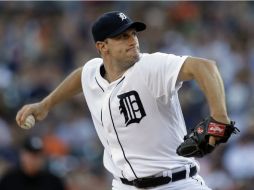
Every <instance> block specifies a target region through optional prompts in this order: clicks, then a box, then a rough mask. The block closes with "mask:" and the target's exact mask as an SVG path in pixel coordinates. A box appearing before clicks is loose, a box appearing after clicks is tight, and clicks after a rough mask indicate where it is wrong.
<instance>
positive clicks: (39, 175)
mask: <svg viewBox="0 0 254 190" xmlns="http://www.w3.org/2000/svg"><path fill="white" fill-rule="evenodd" d="M44 162H45V156H44V155H43V142H42V140H41V139H40V138H39V137H29V138H27V139H25V141H24V143H23V145H22V148H21V151H20V166H19V167H18V168H13V169H12V170H9V171H8V172H7V173H6V174H5V175H3V176H2V178H1V179H0V189H1V190H14V189H19V190H64V189H65V187H64V183H63V181H62V180H61V179H60V178H58V177H57V176H55V175H53V174H52V173H50V172H49V171H46V170H45V168H44Z"/></svg>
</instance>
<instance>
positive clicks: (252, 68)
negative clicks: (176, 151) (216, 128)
mask: <svg viewBox="0 0 254 190" xmlns="http://www.w3.org/2000/svg"><path fill="white" fill-rule="evenodd" d="M112 10H120V11H123V12H125V13H126V14H127V15H129V16H130V17H131V18H133V19H135V20H140V21H143V22H145V23H146V24H147V26H148V28H147V30H146V31H144V32H142V33H141V34H139V40H140V47H141V52H148V53H152V52H156V51H161V52H166V53H173V54H178V55H191V56H198V57H203V58H208V59H212V60H215V61H216V62H217V65H218V67H219V70H220V72H221V75H222V78H223V80H224V83H225V89H226V98H227V107H228V112H229V114H230V118H231V119H232V120H234V121H236V126H237V127H238V128H239V129H240V130H241V133H240V134H239V135H235V136H234V137H233V138H231V139H230V141H229V142H228V143H227V144H225V145H221V146H219V147H218V148H217V149H216V150H215V152H213V153H212V154H211V155H209V156H206V157H205V158H202V159H199V162H200V165H201V175H202V176H203V177H204V179H205V181H206V183H207V184H208V186H210V187H211V188H212V189H214V190H250V189H253V185H254V164H253V162H252V161H253V158H254V117H253V116H254V96H253V91H254V24H253V20H254V3H253V2H242V1H241V2H166V1H163V2H152V1H151V2H142V1H141V2H132V1H129V2H123V1H119V2H117V1H111V2H103V1H101V2H96V1H90V2H29V1H25V2H0V92H1V93H0V105H1V106H0V178H1V175H3V173H4V172H6V171H7V170H8V169H9V168H11V167H15V166H17V165H18V162H19V161H18V154H19V149H20V146H21V145H20V144H21V143H20V142H21V141H22V140H23V139H24V138H25V137H26V136H28V135H37V136H40V137H41V138H42V139H43V141H44V144H45V150H44V152H45V154H46V155H47V164H46V166H45V167H47V168H48V169H49V170H50V171H52V172H53V173H54V174H56V175H58V176H59V177H61V178H62V179H63V180H64V181H65V182H66V188H67V189H68V190H85V189H88V190H109V189H110V187H111V176H110V175H109V174H108V173H107V172H106V171H105V169H104V168H103V164H102V153H103V152H102V151H103V148H102V145H101V143H100V142H99V140H98V138H97V136H96V133H95V130H94V127H93V124H92V121H91V117H90V113H89V111H88V108H87V105H86V102H85V100H84V98H83V95H82V94H81V95H78V96H76V97H74V98H73V99H71V100H70V101H68V102H66V103H63V104H61V105H59V106H57V107H56V108H55V109H54V110H52V111H51V112H50V114H49V115H48V117H47V119H46V120H44V121H42V122H38V123H37V124H36V127H35V128H33V129H31V130H23V129H20V128H18V127H17V125H16V122H15V115H16V112H17V110H18V109H20V108H21V106H22V105H24V104H26V103H32V102H36V101H38V100H40V99H41V98H43V97H45V96H46V95H47V94H48V93H49V92H50V91H51V90H53V89H54V88H55V87H56V85H57V84H59V82H61V80H63V79H64V77H65V76H67V75H68V74H69V73H70V72H71V71H72V70H73V69H74V68H77V67H79V66H82V65H83V64H84V63H85V62H86V61H87V60H89V59H90V58H93V57H98V56H99V55H98V54H97V52H96V50H95V47H94V42H93V40H92V38H91V34H90V27H91V23H92V22H93V21H94V20H95V19H96V18H97V17H98V16H99V15H100V14H102V13H104V12H107V11H112ZM211 93H213V92H211ZM180 99H181V104H182V108H183V113H184V116H185V121H186V125H187V128H188V129H190V128H191V127H193V126H194V125H195V124H197V122H198V121H200V120H201V119H202V118H204V117H206V116H207V115H208V114H209V110H208V107H207V103H206V100H205V98H204V96H203V94H202V93H201V91H200V90H199V89H198V86H197V85H196V84H195V83H194V82H188V83H184V84H183V87H182V89H181V90H180ZM169 146H170V145H169Z"/></svg>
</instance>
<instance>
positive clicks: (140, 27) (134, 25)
mask: <svg viewBox="0 0 254 190" xmlns="http://www.w3.org/2000/svg"><path fill="white" fill-rule="evenodd" d="M130 28H134V29H136V31H137V32H140V31H143V30H145V29H146V25H145V24H144V23H143V22H132V23H129V24H126V25H123V26H122V27H120V28H118V30H116V31H115V32H113V33H112V34H110V35H109V36H108V37H109V38H111V37H115V36H118V35H119V34H121V33H123V32H124V31H126V30H128V29H130Z"/></svg>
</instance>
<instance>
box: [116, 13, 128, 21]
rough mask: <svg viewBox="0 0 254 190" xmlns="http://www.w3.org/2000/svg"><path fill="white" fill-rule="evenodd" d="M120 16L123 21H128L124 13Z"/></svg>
mask: <svg viewBox="0 0 254 190" xmlns="http://www.w3.org/2000/svg"><path fill="white" fill-rule="evenodd" d="M118 15H119V17H120V18H121V19H122V21H123V20H124V19H127V16H125V14H123V13H119V14H118Z"/></svg>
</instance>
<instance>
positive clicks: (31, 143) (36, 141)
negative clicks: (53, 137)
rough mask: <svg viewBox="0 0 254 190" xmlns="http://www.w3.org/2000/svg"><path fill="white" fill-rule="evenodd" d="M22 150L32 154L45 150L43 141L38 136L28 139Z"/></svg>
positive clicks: (24, 142)
mask: <svg viewBox="0 0 254 190" xmlns="http://www.w3.org/2000/svg"><path fill="white" fill-rule="evenodd" d="M22 148H23V149H24V150H26V151H28V152H31V153H38V152H42V150H43V142H42V139H41V138H40V137H37V136H31V137H27V138H25V140H24V141H23V144H22Z"/></svg>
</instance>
